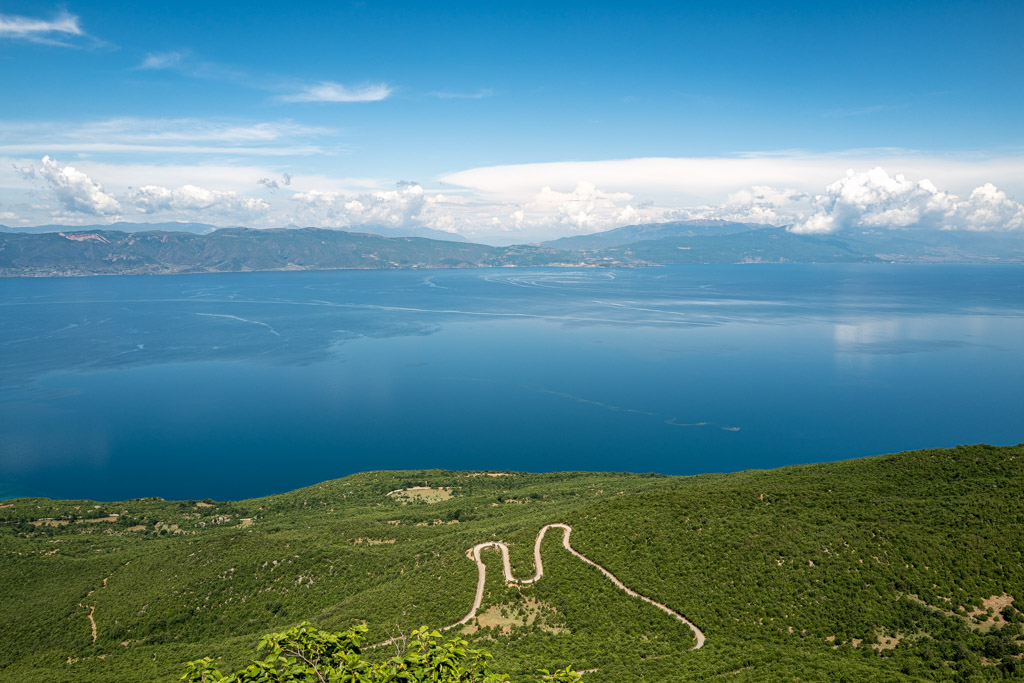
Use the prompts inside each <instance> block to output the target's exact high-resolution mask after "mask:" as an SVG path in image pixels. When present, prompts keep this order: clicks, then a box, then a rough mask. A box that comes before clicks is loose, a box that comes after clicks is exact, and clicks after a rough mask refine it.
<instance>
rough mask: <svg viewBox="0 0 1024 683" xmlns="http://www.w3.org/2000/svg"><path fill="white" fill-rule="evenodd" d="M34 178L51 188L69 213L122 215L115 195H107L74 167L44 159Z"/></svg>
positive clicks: (46, 157) (34, 171)
mask: <svg viewBox="0 0 1024 683" xmlns="http://www.w3.org/2000/svg"><path fill="white" fill-rule="evenodd" d="M31 175H32V176H34V177H38V178H41V179H42V180H44V181H45V182H46V184H47V185H49V187H50V189H52V190H53V193H54V195H56V197H57V201H59V202H60V204H61V206H62V207H63V208H64V209H65V210H66V211H73V212H76V213H87V214H91V215H94V216H113V215H117V214H119V213H121V204H120V202H118V201H117V199H115V198H114V196H113V195H110V194H107V193H106V192H104V191H103V187H102V186H100V184H99V183H97V182H94V181H93V179H92V178H90V177H89V176H87V175H86V174H84V173H82V172H81V171H79V170H77V169H75V168H74V167H73V166H61V165H60V164H58V163H57V162H56V161H55V160H53V159H51V158H50V157H48V156H45V157H43V161H42V165H41V166H40V167H39V168H38V169H33V171H32V173H31Z"/></svg>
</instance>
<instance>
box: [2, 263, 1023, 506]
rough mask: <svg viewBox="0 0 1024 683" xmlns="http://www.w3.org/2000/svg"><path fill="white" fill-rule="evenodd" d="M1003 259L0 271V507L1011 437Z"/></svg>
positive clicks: (680, 463) (1014, 420) (1012, 382)
mask: <svg viewBox="0 0 1024 683" xmlns="http://www.w3.org/2000/svg"><path fill="white" fill-rule="evenodd" d="M1022 387H1024V267H1020V266H949V265H941V266H939V265H935V266H879V265H815V266H805V265H800V266H798V265H759V266H676V267H668V268H651V269H629V270H614V271H605V270H566V269H481V270H441V271H415V270H413V271H391V272H386V271H335V272H298V273H240V274H218V275H182V276H168V277H106V278H70V279H8V280H2V281H0V497H11V496H16V495H45V496H51V497H61V498H95V499H101V500H105V499H123V498H134V497H141V496H153V495H156V496H162V497H165V498H206V497H210V498H215V499H228V498H241V497H249V496H256V495H263V494H268V493H273V492H280V491H286V490H290V489H293V488H296V487H299V486H303V485H307V484H312V483H315V482H319V481H322V480H325V479H330V478H335V477H340V476H344V475H346V474H350V473H352V472H357V471H364V470H375V469H397V468H414V469H421V468H432V467H443V468H453V469H470V468H471V469H518V470H532V471H554V470H614V471H634V472H647V471H654V472H662V473H668V474H693V473H700V472H714V471H734V470H741V469H748V468H767V467H776V466H780V465H786V464H792V463H804V462H815V461H824V460H836V459H840V458H850V457H856V456H863V455H871V454H877V453H885V452H891V451H897V450H904V449H911V448H924V447H938V446H952V445H956V444H958V443H975V442H988V443H996V444H1010V443H1018V442H1020V441H1024V418H1022V415H1024V410H1022V407H1024V401H1022V396H1024V393H1022Z"/></svg>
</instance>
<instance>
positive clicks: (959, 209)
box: [792, 167, 1024, 233]
mask: <svg viewBox="0 0 1024 683" xmlns="http://www.w3.org/2000/svg"><path fill="white" fill-rule="evenodd" d="M812 205H813V207H814V213H813V214H811V215H810V216H808V217H807V218H804V219H801V220H798V221H797V222H796V224H795V225H794V226H793V228H792V230H793V232H798V233H830V232H836V231H837V230H842V229H849V228H933V229H935V228H939V229H945V230H1017V229H1020V228H1022V227H1024V205H1021V204H1020V203H1019V202H1015V201H1013V200H1011V199H1009V198H1008V197H1007V196H1006V193H1004V192H1001V191H1000V190H999V189H998V188H996V186H995V185H993V184H992V183H985V184H984V185H981V186H980V187H976V188H975V189H974V190H972V191H971V194H970V196H969V197H968V198H967V199H960V198H959V197H957V196H956V195H954V194H952V193H950V192H947V191H944V190H940V189H939V188H937V187H935V185H934V184H933V183H932V182H931V181H930V180H920V181H918V182H913V181H911V180H908V179H907V178H905V177H904V176H903V175H902V174H897V175H896V176H890V175H889V174H888V173H886V171H885V169H883V168H881V167H875V168H873V169H871V170H870V171H866V172H861V173H856V172H854V171H852V170H851V171H847V173H846V176H845V177H843V178H841V179H839V180H837V181H835V182H834V183H832V184H830V185H829V186H828V187H827V188H825V193H824V194H822V195H818V196H816V197H814V199H813V200H812Z"/></svg>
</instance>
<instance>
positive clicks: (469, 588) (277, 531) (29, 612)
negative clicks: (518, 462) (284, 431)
mask: <svg viewBox="0 0 1024 683" xmlns="http://www.w3.org/2000/svg"><path fill="white" fill-rule="evenodd" d="M168 466H169V467H170V466H173V464H171V463H169V464H168ZM281 466H282V467H294V466H300V467H301V458H295V457H290V456H282V463H281ZM492 474H493V473H492ZM196 476H202V474H201V473H197V474H196ZM267 476H268V477H272V476H273V472H268V473H267ZM422 486H427V487H430V488H427V489H414V488H413V487H422ZM410 489H411V490H410ZM396 491H397V492H396ZM389 492H390V495H389ZM0 522H2V523H0V680H5V681H6V680H12V681H26V682H28V681H47V682H52V681H124V680H167V681H171V680H175V679H176V678H177V676H179V675H180V674H181V672H182V671H183V668H182V666H183V663H184V662H185V661H187V660H192V659H198V658H200V657H203V656H206V655H210V656H214V657H218V658H221V659H220V662H221V665H222V668H223V669H225V670H226V669H228V668H232V667H238V666H241V665H243V664H244V663H245V662H246V661H247V658H249V657H250V656H252V652H253V648H254V646H255V643H256V641H257V640H258V638H259V636H260V635H262V634H264V633H266V632H269V631H281V630H284V629H286V628H288V627H289V626H292V625H294V624H297V623H299V622H301V621H304V620H308V621H310V622H312V623H313V624H314V625H316V626H319V627H321V628H328V629H332V630H340V629H342V628H345V627H347V626H350V625H353V624H356V623H360V622H365V623H366V624H367V625H368V626H369V629H370V630H369V641H370V642H374V641H377V640H384V639H385V638H387V637H388V635H389V634H393V633H394V632H395V630H396V628H397V627H400V628H401V629H403V630H404V631H405V632H409V631H410V630H412V629H413V628H415V627H417V626H419V625H422V624H428V625H430V626H432V627H438V628H439V627H442V626H445V625H447V624H452V623H454V622H456V621H458V620H459V619H461V618H462V617H463V616H464V615H466V613H467V611H469V609H470V606H471V605H472V602H473V598H474V592H475V588H476V580H477V569H476V565H475V563H474V562H473V561H471V560H470V559H469V558H467V554H466V552H467V550H468V549H470V548H471V547H472V546H474V545H476V544H478V543H483V542H486V541H504V542H506V543H508V545H509V548H510V553H511V560H512V566H513V570H514V573H515V575H516V576H517V577H521V578H526V577H530V576H532V575H533V571H534V564H533V543H534V539H535V537H536V535H537V532H538V531H539V529H540V528H541V527H542V526H544V525H546V524H550V523H555V522H564V523H566V524H568V525H571V526H572V528H573V531H572V535H571V542H572V545H573V547H574V548H575V549H576V550H578V551H579V552H581V553H582V554H584V555H585V556H586V557H588V558H590V559H592V560H593V561H594V562H597V563H599V564H601V565H603V566H604V567H606V568H607V569H608V570H609V571H611V572H612V573H614V574H615V575H616V576H617V577H618V578H619V579H621V581H622V582H623V583H624V584H625V585H626V586H628V587H630V588H631V589H633V590H635V591H637V592H639V593H640V594H643V595H646V596H649V597H650V598H652V599H654V600H657V601H659V602H662V603H664V604H665V605H667V606H668V607H670V608H671V609H673V610H676V611H678V612H679V613H681V614H683V615H685V616H686V617H688V618H689V619H690V620H692V621H693V622H694V623H695V624H696V625H697V626H698V627H699V628H700V629H701V630H702V631H703V633H704V634H705V635H706V637H707V642H706V645H705V646H704V647H703V648H702V649H699V650H694V649H693V646H694V637H693V635H692V633H691V632H690V630H689V629H687V628H686V627H685V626H684V625H682V624H680V623H679V622H678V621H676V620H675V619H674V618H672V617H670V616H668V615H666V614H664V613H662V612H661V611H659V610H658V609H656V608H654V607H652V606H651V605H648V604H646V603H644V602H641V601H640V600H638V599H636V598H633V597H630V596H629V595H627V594H625V593H624V592H623V591H621V590H619V589H618V588H617V587H616V586H614V585H613V584H612V583H611V582H610V581H609V580H608V579H607V578H606V577H605V576H603V575H602V574H601V573H600V572H599V571H598V570H597V569H595V568H594V567H591V566H589V565H587V564H585V563H584V562H582V561H580V560H579V559H578V558H576V557H574V556H573V555H571V554H570V553H569V552H568V551H566V550H565V549H564V548H562V546H561V534H560V533H549V534H547V536H546V537H545V540H544V542H543V544H542V549H541V550H542V556H543V562H544V572H545V573H544V576H543V577H542V578H541V579H540V580H539V581H537V582H536V583H534V584H530V585H525V586H523V585H512V586H507V585H505V582H504V581H503V579H502V578H501V561H500V556H499V555H498V553H497V552H496V551H495V550H486V551H483V557H484V559H485V560H486V562H487V565H488V568H489V571H488V573H487V584H486V591H485V595H484V600H483V604H482V608H481V610H480V611H479V613H478V620H477V621H474V622H471V626H470V627H469V628H467V629H463V630H454V631H452V632H453V633H461V632H465V636H464V637H466V638H467V639H468V640H469V641H470V642H471V644H472V646H473V647H479V648H483V649H486V650H488V651H490V652H491V653H493V654H494V656H495V666H494V670H495V671H499V672H507V673H510V674H512V677H513V680H515V681H532V680H538V677H537V676H536V671H537V669H539V668H549V669H552V668H554V667H564V666H566V665H568V664H571V665H573V666H574V667H575V668H577V669H579V670H593V671H592V672H590V673H587V674H586V675H585V679H584V680H586V681H588V682H608V683H619V682H624V681H641V680H645V681H676V680H679V681H682V680H703V679H711V678H715V677H716V676H719V675H723V674H727V675H728V676H727V677H726V680H732V681H762V680H849V681H864V680H892V681H898V680H907V681H910V680H949V679H960V680H1002V679H1003V678H1006V677H1010V678H1021V677H1024V664H1022V663H1021V655H1020V652H1021V651H1022V642H1024V637H1022V625H1024V623H1022V622H1024V614H1022V613H1021V612H1020V611H1018V610H1017V609H1016V607H1015V606H1014V604H1013V600H1014V599H1015V598H1016V605H1017V606H1022V607H1024V564H1022V562H1024V445H1019V446H1014V447H1004V448H996V447H990V446H968V447H958V448H955V449H950V450H934V451H916V452H910V453H901V454H897V455H886V456H880V457H875V458H866V459H861V460H852V461H844V462H838V463H829V464H820V465H806V466H795V467H787V468H783V469H778V470H771V471H749V472H740V473H736V474H715V475H702V476H697V477H667V476H656V475H635V474H595V473H560V474H523V473H507V474H504V475H503V476H491V475H488V474H485V473H473V472H468V473H467V472H445V471H423V472H371V473H365V474H358V475H353V476H350V477H346V478H344V479H339V480H336V481H330V482H326V483H323V484H319V485H317V486H313V487H310V488H306V489H301V490H298V491H294V492H291V493H286V494H281V495H276V496H271V497H268V498H261V499H253V500H247V501H241V502H224V503H216V502H213V501H205V502H201V501H183V502H170V501H163V500H159V499H141V500H131V501H124V502H117V503H94V502H90V501H50V500H45V499H17V500H9V501H3V502H0ZM90 617H92V621H91V620H90ZM92 622H94V623H95V627H96V638H95V642H94V641H93V631H92ZM391 654H394V653H393V652H391ZM370 656H371V657H381V658H384V657H386V656H388V652H387V651H386V648H382V649H381V650H375V651H373V652H371V654H370Z"/></svg>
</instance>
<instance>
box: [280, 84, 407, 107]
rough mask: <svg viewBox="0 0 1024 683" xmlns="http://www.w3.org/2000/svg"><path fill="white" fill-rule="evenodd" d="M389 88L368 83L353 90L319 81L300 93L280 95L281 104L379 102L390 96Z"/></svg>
mask: <svg viewBox="0 0 1024 683" xmlns="http://www.w3.org/2000/svg"><path fill="white" fill-rule="evenodd" d="M391 92H392V91H391V86H389V85H388V84H387V83H370V84H366V85H360V86H357V87H354V88H350V87H348V86H345V85H342V84H341V83H333V82H331V81H321V82H320V83H317V84H316V85H307V86H305V87H304V88H303V89H302V92H298V93H294V94H291V95H282V96H281V97H280V98H279V99H280V100H281V101H282V102H379V101H381V100H386V99H387V98H388V97H390V96H391Z"/></svg>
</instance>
